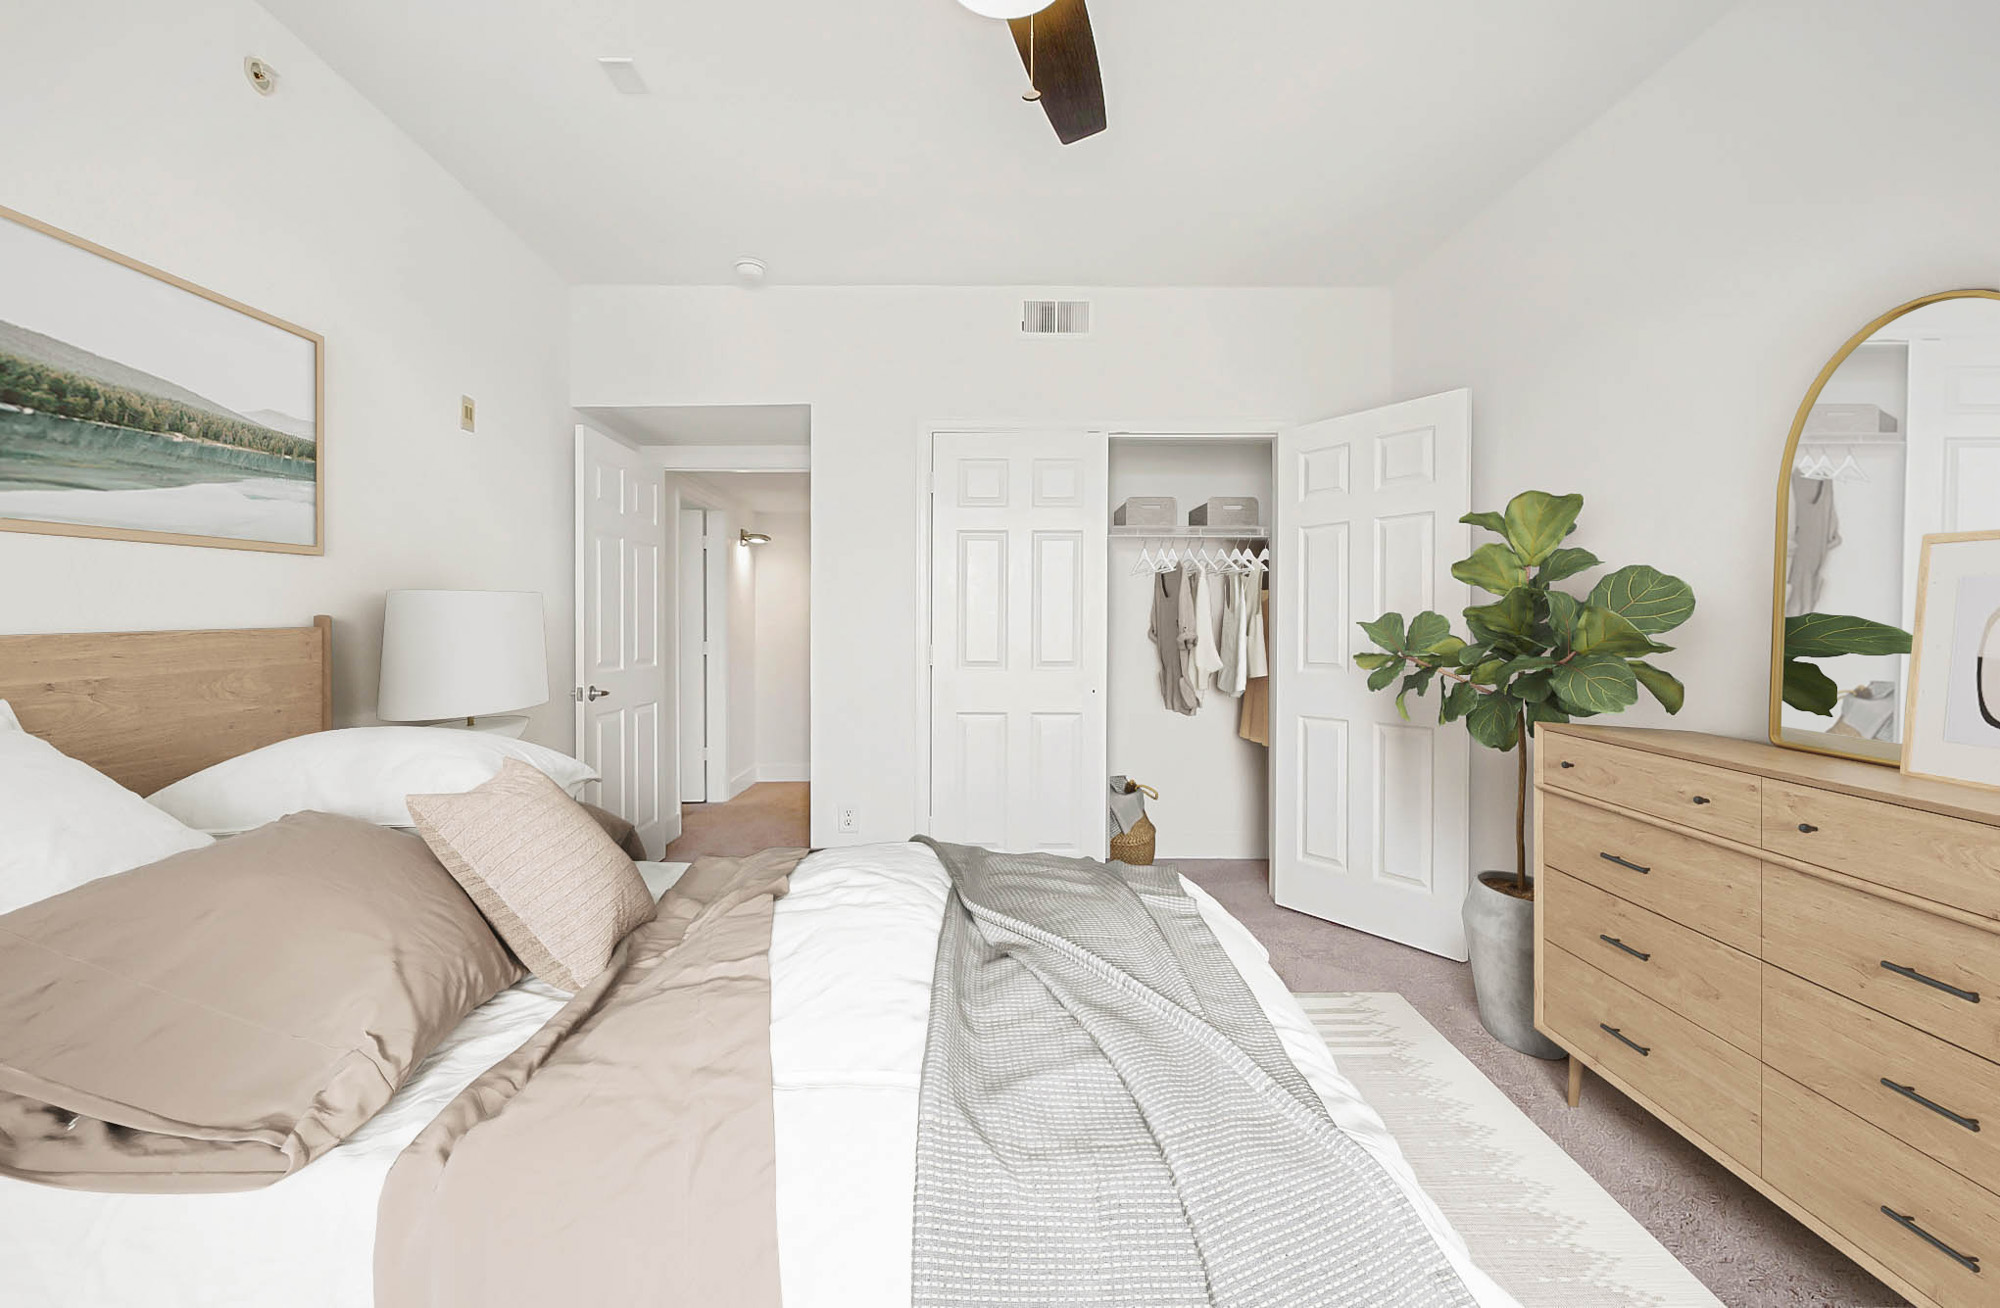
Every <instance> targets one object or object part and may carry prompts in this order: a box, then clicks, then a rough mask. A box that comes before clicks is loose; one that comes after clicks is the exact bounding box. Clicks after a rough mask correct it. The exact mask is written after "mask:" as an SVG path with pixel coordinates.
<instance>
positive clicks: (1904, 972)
mask: <svg viewBox="0 0 2000 1308" xmlns="http://www.w3.org/2000/svg"><path fill="white" fill-rule="evenodd" d="M1882 967H1883V969H1884V970H1885V971H1889V972H1894V973H1895V974H1896V975H1897V976H1906V977H1908V978H1910V980H1912V981H1921V982H1923V983H1924V984H1925V985H1927V986H1929V987H1931V988H1932V989H1933V990H1942V991H1944V992H1945V993H1946V994H1948V995H1950V996H1951V997H1952V998H1954V999H1963V1000H1964V1001H1965V1002H1966V1003H1968V1004H1976V1003H1978V1002H1979V992H1978V991H1977V990H1960V989H1959V988H1958V987H1957V986H1954V985H1947V984H1946V983H1944V982H1943V981H1940V980H1938V979H1937V978H1936V977H1934V976H1925V975H1924V974H1923V973H1922V972H1919V971H1917V969H1915V968H1914V967H1904V966H1903V965H1902V964H1901V963H1891V962H1890V961H1889V960H1888V959H1886V958H1885V959H1883V960H1882Z"/></svg>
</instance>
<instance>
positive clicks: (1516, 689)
mask: <svg viewBox="0 0 2000 1308" xmlns="http://www.w3.org/2000/svg"><path fill="white" fill-rule="evenodd" d="M1554 678H1555V674H1554V673H1553V672H1530V673H1529V674H1528V675H1526V676H1524V677H1516V678H1514V680H1513V681H1512V682H1511V683H1509V684H1508V686H1507V693H1508V694H1509V695H1512V696H1513V697H1514V698H1515V699H1518V700H1521V701H1522V702H1524V703H1528V704H1539V703H1541V702H1542V701H1543V700H1545V699H1547V698H1548V697H1549V696H1550V695H1551V694H1552V693H1553V691H1552V690H1551V687H1550V683H1551V682H1552V681H1553V680H1554Z"/></svg>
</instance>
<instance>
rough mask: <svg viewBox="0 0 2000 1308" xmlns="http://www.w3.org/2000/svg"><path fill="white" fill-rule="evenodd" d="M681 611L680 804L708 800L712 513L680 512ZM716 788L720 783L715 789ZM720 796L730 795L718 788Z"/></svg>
mask: <svg viewBox="0 0 2000 1308" xmlns="http://www.w3.org/2000/svg"><path fill="white" fill-rule="evenodd" d="M678 530H679V532H680V542H679V552H678V557H679V564H678V567H677V569H676V571H677V581H678V586H677V588H676V592H677V593H676V597H675V610H676V613H677V614H678V626H677V628H676V630H677V632H678V633H679V639H678V640H677V641H676V642H675V646H676V649H677V650H678V654H677V656H676V657H677V660H678V662H679V667H678V669H677V670H676V675H677V676H678V677H679V679H680V702H679V709H680V728H679V730H678V731H676V732H675V735H676V736H677V737H678V738H679V749H680V761H681V764H680V773H681V803H683V804H705V803H707V802H708V514H707V513H706V512H705V511H703V510H701V509H682V510H681V511H680V522H679V524H678ZM716 789H717V790H718V792H719V791H720V790H721V787H720V786H718V787H717V788H716ZM717 798H718V799H721V798H726V796H723V795H721V794H719V793H718V795H717Z"/></svg>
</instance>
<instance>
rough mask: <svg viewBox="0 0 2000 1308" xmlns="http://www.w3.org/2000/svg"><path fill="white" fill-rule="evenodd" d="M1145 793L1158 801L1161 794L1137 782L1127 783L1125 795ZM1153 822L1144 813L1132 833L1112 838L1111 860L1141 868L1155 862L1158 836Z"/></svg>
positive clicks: (1133, 827) (1124, 832)
mask: <svg viewBox="0 0 2000 1308" xmlns="http://www.w3.org/2000/svg"><path fill="white" fill-rule="evenodd" d="M1134 791H1143V792H1144V793H1145V795H1146V797H1147V798H1148V799H1158V798H1159V797H1160V792H1159V791H1157V790H1155V789H1153V788H1152V787H1151V786H1142V785H1140V784H1139V783H1138V782H1136V781H1128V782H1126V783H1125V793H1126V794H1128V795H1129V794H1131V793H1132V792H1134ZM1157 834H1158V833H1157V831H1156V830H1155V829H1154V827H1153V820H1152V819H1151V818H1149V817H1147V816H1146V815H1145V814H1144V813H1141V814H1140V815H1139V820H1138V821H1137V822H1134V823H1133V824H1132V829H1131V830H1130V831H1123V832H1120V833H1119V834H1117V835H1115V836H1113V837H1111V858H1112V861H1113V862H1116V863H1132V864H1135V865H1138V866H1141V867H1144V866H1147V865H1150V864H1151V863H1152V861H1153V837H1154V836H1155V835H1157Z"/></svg>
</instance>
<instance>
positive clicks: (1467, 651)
mask: <svg viewBox="0 0 2000 1308" xmlns="http://www.w3.org/2000/svg"><path fill="white" fill-rule="evenodd" d="M1492 652H1493V651H1492V650H1490V649H1488V648H1487V647H1486V645H1485V644H1484V643H1483V642H1482V643H1480V644H1477V645H1462V646H1460V647H1459V650H1458V653H1456V654H1454V655H1453V656H1452V657H1453V658H1454V659H1456V660H1457V661H1458V666H1459V667H1461V668H1476V667H1478V666H1479V665H1480V664H1481V663H1484V662H1485V661H1486V658H1487V656H1488V655H1489V654H1491V653H1492Z"/></svg>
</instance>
